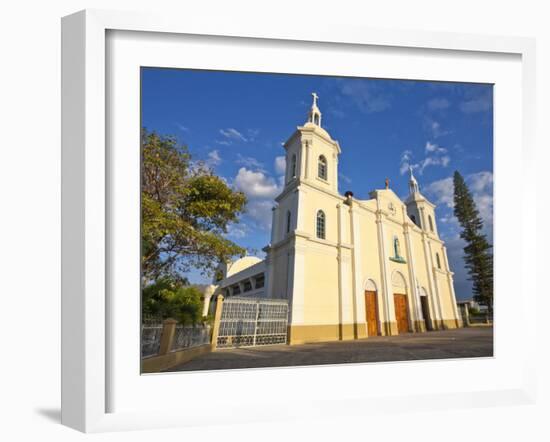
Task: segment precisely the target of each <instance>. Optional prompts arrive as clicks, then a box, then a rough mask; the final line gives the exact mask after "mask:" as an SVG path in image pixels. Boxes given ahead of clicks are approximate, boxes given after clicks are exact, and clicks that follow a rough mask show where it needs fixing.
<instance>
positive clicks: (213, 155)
mask: <svg viewBox="0 0 550 442" xmlns="http://www.w3.org/2000/svg"><path fill="white" fill-rule="evenodd" d="M221 162H222V159H221V157H220V153H219V151H218V150H217V149H216V150H213V151H211V152H208V159H207V160H206V164H208V165H209V166H218V165H219V164H220V163H221Z"/></svg>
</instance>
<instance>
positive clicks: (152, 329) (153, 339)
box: [141, 323, 163, 358]
mask: <svg viewBox="0 0 550 442" xmlns="http://www.w3.org/2000/svg"><path fill="white" fill-rule="evenodd" d="M162 329H163V325H162V324H160V323H157V324H153V323H147V324H143V325H142V326H141V357H142V358H147V357H149V356H155V355H156V354H158V352H159V350H160V338H161V336H162Z"/></svg>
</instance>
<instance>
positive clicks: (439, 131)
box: [425, 117, 451, 138]
mask: <svg viewBox="0 0 550 442" xmlns="http://www.w3.org/2000/svg"><path fill="white" fill-rule="evenodd" d="M425 125H426V128H427V129H428V131H429V132H430V133H431V135H432V136H433V137H434V138H440V137H443V136H445V135H448V134H450V133H451V131H450V130H445V129H443V127H442V126H441V123H439V122H438V121H435V120H433V119H432V118H429V117H427V118H426V120H425Z"/></svg>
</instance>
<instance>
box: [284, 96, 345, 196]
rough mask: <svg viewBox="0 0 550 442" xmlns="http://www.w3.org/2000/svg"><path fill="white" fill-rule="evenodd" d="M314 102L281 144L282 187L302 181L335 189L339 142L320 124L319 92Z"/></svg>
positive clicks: (336, 185) (336, 184) (314, 97)
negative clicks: (283, 169) (283, 168)
mask: <svg viewBox="0 0 550 442" xmlns="http://www.w3.org/2000/svg"><path fill="white" fill-rule="evenodd" d="M311 95H312V97H313V102H312V104H311V108H310V110H309V112H308V115H307V120H306V122H305V123H304V125H303V126H298V127H297V129H296V131H295V132H294V133H293V134H292V136H291V137H290V138H289V139H288V141H287V142H286V143H285V144H284V147H285V149H286V164H287V167H286V173H285V189H286V188H287V187H288V186H292V185H294V184H296V185H298V184H301V183H308V184H312V185H314V186H316V187H321V188H323V189H326V190H330V191H332V192H334V193H338V155H339V154H340V152H341V150H340V145H339V144H338V141H336V140H333V139H332V137H331V136H330V135H329V133H328V132H327V131H326V130H325V129H324V128H323V127H322V113H321V111H320V109H319V106H318V100H319V96H318V95H317V94H316V93H315V92H313V93H312V94H311Z"/></svg>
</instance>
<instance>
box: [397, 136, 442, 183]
mask: <svg viewBox="0 0 550 442" xmlns="http://www.w3.org/2000/svg"><path fill="white" fill-rule="evenodd" d="M446 152H447V149H445V148H444V147H440V146H438V145H437V144H434V143H431V142H430V141H428V142H427V143H426V146H425V153H426V154H429V155H427V156H426V157H425V158H424V159H423V160H421V161H418V162H413V161H412V159H413V154H412V152H411V151H410V150H405V151H403V153H402V154H401V161H400V165H399V173H400V174H401V175H405V174H406V173H407V172H408V171H409V167H411V168H412V169H413V170H416V171H417V172H418V173H419V174H420V175H422V174H423V173H424V169H426V168H427V167H430V166H441V167H447V166H448V165H449V164H450V162H451V157H450V156H449V155H444V154H445V153H446Z"/></svg>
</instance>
